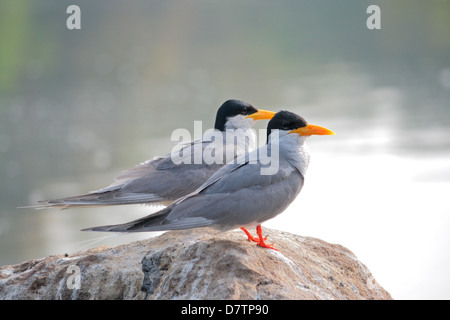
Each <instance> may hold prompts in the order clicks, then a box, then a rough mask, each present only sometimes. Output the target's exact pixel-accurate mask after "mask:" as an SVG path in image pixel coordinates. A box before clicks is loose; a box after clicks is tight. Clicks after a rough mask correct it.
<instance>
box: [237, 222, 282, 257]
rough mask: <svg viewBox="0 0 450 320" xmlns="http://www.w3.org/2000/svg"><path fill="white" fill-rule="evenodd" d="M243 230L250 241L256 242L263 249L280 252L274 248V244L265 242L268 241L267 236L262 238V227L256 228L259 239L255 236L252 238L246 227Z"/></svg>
mask: <svg viewBox="0 0 450 320" xmlns="http://www.w3.org/2000/svg"><path fill="white" fill-rule="evenodd" d="M241 230H242V231H244V232H245V234H246V235H247V237H248V241H250V242H252V241H253V242H256V245H258V246H260V247H262V248H267V249H273V250H276V251H278V249H276V248H274V247H273V243H265V242H264V241H266V240H267V236H266V237H263V236H262V234H261V226H258V227H257V228H256V232H257V233H258V238H255V237H254V236H252V235H251V233H250V232H249V231H248V230H247V229H246V228H244V227H242V228H241Z"/></svg>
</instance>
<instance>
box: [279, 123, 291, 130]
mask: <svg viewBox="0 0 450 320" xmlns="http://www.w3.org/2000/svg"><path fill="white" fill-rule="evenodd" d="M281 128H282V129H284V130H287V129H289V124H288V123H287V122H286V121H283V122H281Z"/></svg>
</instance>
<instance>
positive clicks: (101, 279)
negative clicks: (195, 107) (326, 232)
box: [0, 228, 392, 300]
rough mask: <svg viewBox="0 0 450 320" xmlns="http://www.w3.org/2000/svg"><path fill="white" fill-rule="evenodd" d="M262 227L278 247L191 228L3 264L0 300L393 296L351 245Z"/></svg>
mask: <svg viewBox="0 0 450 320" xmlns="http://www.w3.org/2000/svg"><path fill="white" fill-rule="evenodd" d="M263 231H264V232H265V234H268V237H269V240H268V241H269V242H275V246H276V247H277V248H278V249H279V250H280V251H278V252H277V251H275V250H270V249H263V248H260V247H258V246H256V245H255V244H254V243H249V242H248V241H247V240H246V237H245V235H244V234H243V233H242V232H240V231H239V232H227V233H219V234H217V233H214V232H211V231H209V230H207V229H196V230H185V231H173V232H167V233H164V234H163V235H161V236H159V237H155V238H150V239H148V240H143V241H137V242H133V243H130V244H126V245H122V246H118V247H114V248H105V247H100V248H96V249H91V250H87V251H83V252H78V253H75V254H71V255H70V256H69V257H65V256H64V255H59V256H49V257H46V258H43V259H36V260H30V261H27V262H24V263H21V264H18V265H11V266H4V267H1V268H0V299H144V298H145V297H146V296H147V298H148V299H230V300H231V299H392V298H391V296H390V294H389V293H388V292H387V291H385V290H384V289H383V288H382V287H381V286H380V285H379V284H378V283H377V282H376V281H375V279H374V278H373V276H372V275H371V273H370V271H369V270H368V269H367V267H366V266H364V265H363V264H362V263H361V262H360V261H358V259H357V258H356V257H355V255H354V254H353V253H352V252H350V251H349V250H348V249H346V248H344V247H342V246H340V245H336V244H329V243H327V242H324V241H322V240H319V239H315V238H309V237H302V236H298V235H293V234H289V233H286V232H281V231H276V230H270V229H267V228H264V230H263ZM77 277H78V278H77ZM77 279H79V282H78V283H77V282H76V280H77ZM77 284H79V288H78V289H77ZM73 285H74V286H75V287H73ZM141 290H143V291H141Z"/></svg>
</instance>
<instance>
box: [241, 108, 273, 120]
mask: <svg viewBox="0 0 450 320" xmlns="http://www.w3.org/2000/svg"><path fill="white" fill-rule="evenodd" d="M274 115H275V112H272V111H267V110H259V109H258V112H255V113H252V114H251V115H248V116H246V118H252V119H255V120H270V119H272V118H273V116H274Z"/></svg>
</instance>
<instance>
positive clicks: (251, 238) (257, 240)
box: [241, 227, 259, 242]
mask: <svg viewBox="0 0 450 320" xmlns="http://www.w3.org/2000/svg"><path fill="white" fill-rule="evenodd" d="M241 230H242V231H244V232H245V234H246V235H247V237H248V241H253V242H259V239H258V238H255V237H254V236H252V235H251V233H250V232H249V231H248V230H247V229H246V228H245V227H242V228H241Z"/></svg>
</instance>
